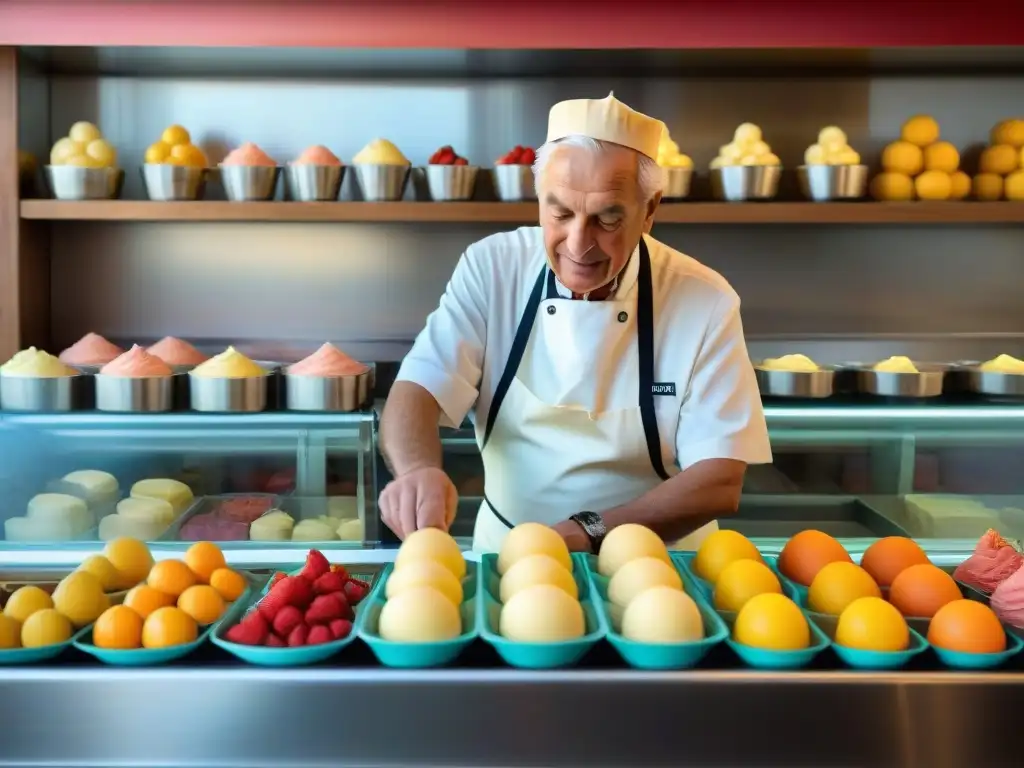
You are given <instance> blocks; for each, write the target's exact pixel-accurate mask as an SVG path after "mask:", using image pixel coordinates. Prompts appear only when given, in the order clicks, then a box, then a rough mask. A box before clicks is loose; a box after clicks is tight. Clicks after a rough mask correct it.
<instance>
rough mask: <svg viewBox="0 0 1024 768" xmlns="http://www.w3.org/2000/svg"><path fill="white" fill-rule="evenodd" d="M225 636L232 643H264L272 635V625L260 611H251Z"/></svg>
mask: <svg viewBox="0 0 1024 768" xmlns="http://www.w3.org/2000/svg"><path fill="white" fill-rule="evenodd" d="M296 626H298V625H296ZM224 636H225V637H226V638H227V639H228V640H229V641H231V642H232V643H240V644H241V645H264V644H265V643H266V641H267V638H268V636H270V625H269V624H268V623H267V620H266V619H265V618H264V617H263V614H261V613H260V612H259V611H251V612H249V613H248V614H246V616H245V618H243V619H242V620H241V621H240V622H238V623H237V624H235V626H233V627H231V628H230V629H229V630H228V631H227V632H226V633H225V634H224Z"/></svg>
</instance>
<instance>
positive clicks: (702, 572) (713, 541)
mask: <svg viewBox="0 0 1024 768" xmlns="http://www.w3.org/2000/svg"><path fill="white" fill-rule="evenodd" d="M737 560H757V561H758V562H764V558H762V557H761V553H760V552H758V550H757V547H755V546H754V545H753V543H752V542H751V541H750V539H748V538H747V537H746V536H744V535H743V534H742V533H739V532H737V531H729V530H724V529H723V530H719V531H715V532H714V533H712V534H710V535H709V536H708V537H707V538H706V539H704V541H703V542H701V545H700V547H699V548H698V549H697V555H696V557H694V558H693V570H694V572H695V573H696V574H697V575H698V576H700V577H701V578H702V579H706V580H707V581H710V582H711V583H712V584H714V583H715V582H716V581H718V576H719V574H721V572H722V571H723V570H724V569H725V567H726V566H727V565H730V564H731V563H733V562H735V561H737Z"/></svg>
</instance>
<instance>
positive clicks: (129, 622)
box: [92, 605, 142, 650]
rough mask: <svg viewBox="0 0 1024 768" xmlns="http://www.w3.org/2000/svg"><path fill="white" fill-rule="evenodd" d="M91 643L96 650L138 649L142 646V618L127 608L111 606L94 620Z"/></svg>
mask: <svg viewBox="0 0 1024 768" xmlns="http://www.w3.org/2000/svg"><path fill="white" fill-rule="evenodd" d="M92 642H93V644H94V645H95V646H96V647H97V648H116V649H119V650H129V649H132V648H139V647H140V646H141V645H142V617H141V616H139V614H137V613H136V612H135V611H133V610H132V609H131V608H129V607H128V606H125V605H112V606H111V607H110V608H107V610H105V611H104V612H103V613H102V614H100V617H99V618H98V619H96V623H95V624H94V625H93V628H92Z"/></svg>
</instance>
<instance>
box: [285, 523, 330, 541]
mask: <svg viewBox="0 0 1024 768" xmlns="http://www.w3.org/2000/svg"><path fill="white" fill-rule="evenodd" d="M336 525H337V521H336V520H332V519H331V518H329V517H314V518H311V519H309V520H301V521H300V522H299V524H298V525H296V526H295V530H293V531H292V541H336V540H337V539H338V534H337V530H336Z"/></svg>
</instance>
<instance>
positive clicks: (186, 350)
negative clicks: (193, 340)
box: [146, 336, 210, 365]
mask: <svg viewBox="0 0 1024 768" xmlns="http://www.w3.org/2000/svg"><path fill="white" fill-rule="evenodd" d="M146 351H147V352H149V354H151V355H156V356H157V357H159V358H160V359H161V360H163V361H164V362H165V363H167V364H168V365H199V364H200V363H205V362H206V361H207V360H209V359H210V358H208V357H207V356H206V355H204V354H203V353H202V352H200V351H199V350H198V349H196V348H195V347H193V346H192V345H191V344H189V343H188V342H187V341H182V340H181V339H176V338H174V337H173V336H164V337H163V338H162V339H160V341H158V342H157V343H156V344H154V345H153V346H151V347H150V348H149V349H148V350H146Z"/></svg>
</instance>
